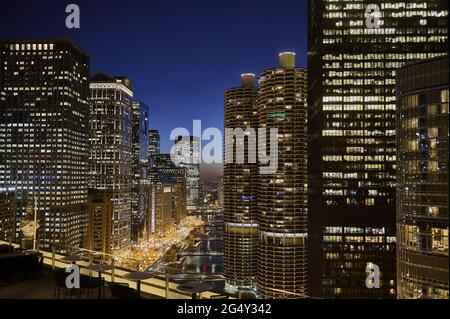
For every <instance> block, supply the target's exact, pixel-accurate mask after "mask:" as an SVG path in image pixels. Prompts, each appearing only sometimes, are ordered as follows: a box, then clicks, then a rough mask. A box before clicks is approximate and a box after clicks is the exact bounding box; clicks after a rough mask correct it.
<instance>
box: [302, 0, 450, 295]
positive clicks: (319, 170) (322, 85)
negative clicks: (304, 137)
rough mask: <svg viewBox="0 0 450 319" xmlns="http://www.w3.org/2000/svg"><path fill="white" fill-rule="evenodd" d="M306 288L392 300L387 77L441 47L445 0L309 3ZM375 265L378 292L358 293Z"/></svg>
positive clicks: (390, 81)
mask: <svg viewBox="0 0 450 319" xmlns="http://www.w3.org/2000/svg"><path fill="white" fill-rule="evenodd" d="M308 6H309V14H308V17H309V34H308V38H309V40H308V42H309V43H308V51H309V53H308V69H309V89H308V95H309V97H308V99H309V101H308V106H309V112H308V113H309V118H308V126H309V134H308V136H309V161H308V164H309V169H308V170H309V174H310V175H309V176H310V194H309V200H308V202H309V206H310V207H309V216H310V218H309V227H308V230H309V232H310V235H309V243H310V245H311V247H310V249H309V252H310V253H309V268H310V272H309V283H310V284H309V289H310V293H311V294H312V295H313V296H316V297H325V298H395V296H396V282H395V279H396V269H395V254H396V252H395V242H396V238H395V236H396V234H395V187H396V142H395V134H396V127H395V121H396V119H395V110H396V93H395V80H396V78H395V76H396V72H397V69H398V68H399V67H401V66H403V65H404V64H405V63H407V62H408V61H413V60H416V59H425V58H432V57H435V56H439V55H442V54H444V53H445V52H447V49H448V35H447V33H448V30H447V28H448V26H447V19H448V9H446V8H445V6H448V2H447V1H441V0H427V1H385V0H383V1H381V0H376V1H372V0H371V1H368V0H364V1H358V2H349V1H345V0H336V1H322V0H311V1H309V2H308ZM374 264H375V265H376V266H378V267H379V270H380V273H381V287H380V288H379V289H369V288H368V287H366V283H365V281H366V277H367V272H366V268H367V266H368V265H369V266H371V267H372V266H373V265H374Z"/></svg>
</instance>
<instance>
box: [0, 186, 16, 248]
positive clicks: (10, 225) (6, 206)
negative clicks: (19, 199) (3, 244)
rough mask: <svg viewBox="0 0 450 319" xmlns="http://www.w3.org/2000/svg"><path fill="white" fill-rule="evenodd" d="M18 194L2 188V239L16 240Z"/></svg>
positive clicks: (0, 236) (0, 205)
mask: <svg viewBox="0 0 450 319" xmlns="http://www.w3.org/2000/svg"><path fill="white" fill-rule="evenodd" d="M15 230H16V196H15V194H14V191H8V190H1V189H0V240H3V241H7V242H14V239H15V237H16V234H15Z"/></svg>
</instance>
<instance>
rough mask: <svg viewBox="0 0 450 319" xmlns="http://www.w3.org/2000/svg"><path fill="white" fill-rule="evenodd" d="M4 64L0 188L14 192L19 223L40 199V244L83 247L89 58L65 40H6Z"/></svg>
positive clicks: (1, 49) (0, 57)
mask: <svg viewBox="0 0 450 319" xmlns="http://www.w3.org/2000/svg"><path fill="white" fill-rule="evenodd" d="M0 65H1V68H0V188H6V189H13V191H14V193H15V196H16V200H17V204H16V208H17V209H16V214H17V218H16V221H17V223H18V224H17V226H19V223H20V220H21V218H22V217H24V216H25V215H26V207H27V206H30V205H33V206H34V204H35V203H36V204H37V215H38V222H39V225H40V227H39V230H38V241H39V243H40V246H41V248H45V249H49V248H50V247H51V246H54V245H55V247H56V248H57V249H58V250H65V248H64V247H65V246H67V245H70V246H77V247H79V246H81V245H82V244H83V239H84V238H85V234H84V231H85V223H86V218H85V217H86V211H85V208H86V201H87V189H88V187H87V177H88V156H87V154H88V146H89V143H88V132H89V104H88V97H89V80H88V77H89V56H88V54H87V53H86V52H84V51H83V50H81V49H80V48H78V47H77V46H76V45H75V44H74V43H73V42H71V41H70V40H65V39H40V40H34V39H27V40H2V41H0ZM16 230H19V227H16ZM19 235H20V234H19V233H17V236H19ZM16 238H17V237H16ZM17 239H19V238H17Z"/></svg>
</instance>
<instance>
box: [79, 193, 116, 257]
mask: <svg viewBox="0 0 450 319" xmlns="http://www.w3.org/2000/svg"><path fill="white" fill-rule="evenodd" d="M111 197H112V191H111V190H107V189H90V190H89V191H88V203H87V239H86V245H85V248H87V249H89V250H95V251H98V252H102V253H104V254H110V253H111V247H112V245H111V231H112V212H113V204H112V201H111Z"/></svg>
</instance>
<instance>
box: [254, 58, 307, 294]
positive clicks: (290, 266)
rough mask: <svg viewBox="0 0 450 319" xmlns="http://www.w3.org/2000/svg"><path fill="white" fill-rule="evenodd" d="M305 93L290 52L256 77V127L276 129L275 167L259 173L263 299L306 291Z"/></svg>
mask: <svg viewBox="0 0 450 319" xmlns="http://www.w3.org/2000/svg"><path fill="white" fill-rule="evenodd" d="M306 92H307V72H306V70H304V69H300V68H296V66H295V53H290V52H286V53H282V54H280V66H279V67H278V68H274V69H270V70H267V71H264V72H262V73H261V74H260V76H259V88H258V119H259V126H260V127H261V128H266V129H267V135H268V136H269V130H270V129H272V128H273V129H278V170H277V171H276V172H275V173H273V174H261V173H260V175H259V189H258V207H259V210H260V244H259V256H258V278H257V281H258V291H259V293H260V294H261V295H262V296H263V297H264V298H302V297H305V295H307V293H308V291H307V258H308V254H307V218H308V206H307V192H308V185H307V183H308V181H307V144H306V142H307V131H306V129H307V93H306ZM269 141H270V139H269V138H267V145H266V150H269V149H270V145H269V144H270V143H269ZM258 145H261V142H260V141H259V142H258ZM261 166H266V165H261Z"/></svg>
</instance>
